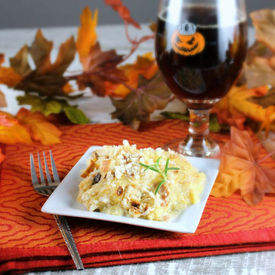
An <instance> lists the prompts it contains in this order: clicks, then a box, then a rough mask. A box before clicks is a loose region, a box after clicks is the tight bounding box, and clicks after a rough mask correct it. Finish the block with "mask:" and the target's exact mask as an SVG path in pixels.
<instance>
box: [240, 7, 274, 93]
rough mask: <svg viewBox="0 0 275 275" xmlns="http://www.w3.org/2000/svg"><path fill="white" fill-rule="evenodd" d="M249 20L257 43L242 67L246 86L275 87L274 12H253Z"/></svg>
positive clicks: (250, 50)
mask: <svg viewBox="0 0 275 275" xmlns="http://www.w3.org/2000/svg"><path fill="white" fill-rule="evenodd" d="M251 18H252V22H253V25H254V27H255V30H256V34H255V36H256V40H257V41H256V42H255V43H254V44H253V45H252V46H251V47H250V49H249V51H248V55H247V59H246V63H245V65H244V75H245V78H246V81H247V86H248V87H249V88H253V87H257V86H263V85H271V86H273V87H275V38H274V37H275V31H274V30H275V10H259V11H255V12H252V13H251Z"/></svg>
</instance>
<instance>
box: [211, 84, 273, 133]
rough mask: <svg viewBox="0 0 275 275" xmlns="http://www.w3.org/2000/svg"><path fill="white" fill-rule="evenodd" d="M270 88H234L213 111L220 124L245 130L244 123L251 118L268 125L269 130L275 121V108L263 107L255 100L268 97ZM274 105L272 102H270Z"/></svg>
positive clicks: (266, 126) (271, 106)
mask: <svg viewBox="0 0 275 275" xmlns="http://www.w3.org/2000/svg"><path fill="white" fill-rule="evenodd" d="M268 90H269V87H268V86H262V87H257V88H254V89H248V88H247V87H246V86H240V87H237V86H234V87H232V88H231V89H230V91H229V92H228V94H227V95H226V96H225V97H224V98H223V99H222V100H221V101H220V102H218V103H217V104H215V106H214V108H213V109H212V111H211V112H212V113H216V114H217V115H218V118H219V122H220V123H226V124H229V125H231V126H236V127H237V128H239V129H244V123H245V121H246V119H247V118H251V119H253V120H255V121H258V122H260V123H266V122H268V123H267V124H266V125H265V128H266V129H268V128H269V127H270V126H271V125H272V121H273V120H274V119H275V112H273V110H274V106H273V105H270V106H262V105H260V104H257V103H256V102H255V101H254V102H253V100H255V98H257V99H260V98H263V97H265V96H266V94H267V93H268ZM270 103H271V104H272V101H270Z"/></svg>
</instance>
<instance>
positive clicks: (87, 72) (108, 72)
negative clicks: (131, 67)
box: [71, 7, 126, 96]
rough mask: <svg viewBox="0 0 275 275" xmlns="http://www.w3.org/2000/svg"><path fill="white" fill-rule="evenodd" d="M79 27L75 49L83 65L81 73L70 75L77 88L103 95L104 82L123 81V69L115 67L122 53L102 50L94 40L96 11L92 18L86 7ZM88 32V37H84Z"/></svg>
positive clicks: (104, 90) (95, 37)
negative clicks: (87, 89)
mask: <svg viewBox="0 0 275 275" xmlns="http://www.w3.org/2000/svg"><path fill="white" fill-rule="evenodd" d="M80 20H81V27H80V28H79V29H78V37H77V51H78V54H79V58H80V61H81V63H82V67H83V73H82V74H79V75H77V76H73V77H71V79H76V80H77V83H78V86H79V89H80V90H84V89H85V88H87V87H89V88H90V89H91V90H92V91H93V92H94V93H95V94H97V95H99V96H105V95H107V93H106V88H105V83H106V82H108V81H110V82H113V83H121V82H122V81H125V80H126V78H125V76H124V73H123V71H121V70H119V69H118V68H117V65H118V64H119V63H120V62H121V61H122V57H123V56H122V55H117V53H116V51H115V50H109V51H105V52H104V51H102V50H101V47H100V44H99V43H98V42H97V41H96V39H97V35H96V31H95V28H96V25H97V12H95V14H94V17H93V18H92V12H91V11H90V9H89V8H88V7H86V8H85V9H84V11H83V13H82V14H81V17H80ZM87 34H90V37H86V36H87Z"/></svg>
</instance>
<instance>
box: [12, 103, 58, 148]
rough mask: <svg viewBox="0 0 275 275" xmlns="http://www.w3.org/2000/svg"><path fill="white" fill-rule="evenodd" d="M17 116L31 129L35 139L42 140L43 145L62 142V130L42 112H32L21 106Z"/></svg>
mask: <svg viewBox="0 0 275 275" xmlns="http://www.w3.org/2000/svg"><path fill="white" fill-rule="evenodd" d="M16 117H17V119H18V120H19V122H20V123H21V124H22V125H24V126H25V127H27V129H29V131H30V133H31V137H32V138H33V140H35V141H40V142H41V143H42V144H43V145H52V144H56V143H60V136H61V134H62V132H61V131H60V130H59V129H58V128H57V127H56V126H54V125H53V124H52V123H50V122H49V121H48V120H47V119H46V117H45V116H44V115H42V114H41V113H40V112H31V111H29V110H27V109H25V108H21V109H20V110H19V112H18V113H17V116H16Z"/></svg>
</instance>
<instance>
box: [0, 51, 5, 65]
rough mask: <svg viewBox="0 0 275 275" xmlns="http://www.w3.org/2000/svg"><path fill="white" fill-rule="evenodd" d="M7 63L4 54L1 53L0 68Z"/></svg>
mask: <svg viewBox="0 0 275 275" xmlns="http://www.w3.org/2000/svg"><path fill="white" fill-rule="evenodd" d="M4 61H5V57H4V54H2V53H0V66H1V65H2V63H3V62H4Z"/></svg>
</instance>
